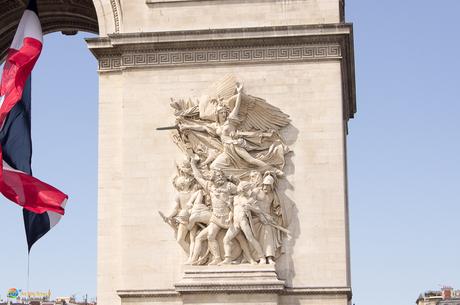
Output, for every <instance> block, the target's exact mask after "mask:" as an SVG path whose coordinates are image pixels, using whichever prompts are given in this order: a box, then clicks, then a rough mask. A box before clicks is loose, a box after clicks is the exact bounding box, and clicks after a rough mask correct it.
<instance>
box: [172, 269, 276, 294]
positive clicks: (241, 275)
mask: <svg viewBox="0 0 460 305" xmlns="http://www.w3.org/2000/svg"><path fill="white" fill-rule="evenodd" d="M175 288H176V291H178V292H180V293H202V292H208V293H219V292H223V293H232V292H236V293H241V292H264V293H270V292H271V293H277V292H279V291H281V290H283V289H284V281H281V280H279V279H278V277H277V275H276V270H275V267H274V266H273V265H263V266H258V265H255V266H254V265H225V266H186V267H185V268H184V276H183V278H182V280H180V281H179V282H178V283H176V284H175Z"/></svg>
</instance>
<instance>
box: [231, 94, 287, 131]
mask: <svg viewBox="0 0 460 305" xmlns="http://www.w3.org/2000/svg"><path fill="white" fill-rule="evenodd" d="M239 118H240V120H241V121H242V122H241V124H240V125H239V127H238V129H239V130H242V131H251V130H261V131H270V130H276V131H278V130H280V129H281V128H283V127H284V126H286V125H288V124H289V123H290V121H291V120H290V119H289V115H287V114H285V113H284V112H282V111H281V110H280V109H279V108H278V107H275V106H273V105H270V104H269V103H267V102H266V101H265V100H264V99H261V98H259V97H255V96H251V95H246V94H243V96H242V101H241V108H240V113H239Z"/></svg>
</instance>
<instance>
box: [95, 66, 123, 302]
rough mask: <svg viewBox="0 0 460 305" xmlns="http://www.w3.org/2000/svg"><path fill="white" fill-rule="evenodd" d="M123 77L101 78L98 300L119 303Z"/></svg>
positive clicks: (109, 76)
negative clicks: (117, 292) (117, 290)
mask: <svg viewBox="0 0 460 305" xmlns="http://www.w3.org/2000/svg"><path fill="white" fill-rule="evenodd" d="M122 80H123V77H122V75H121V73H113V74H110V75H109V74H107V75H104V76H103V77H100V78H99V87H100V89H99V156H98V158H99V169H98V173H99V174H98V175H99V177H98V180H99V191H98V247H97V261H98V264H97V268H98V269H97V285H98V299H99V300H101V302H102V303H105V304H117V303H119V302H120V301H119V298H118V296H117V294H116V289H117V288H118V287H119V286H121V277H120V271H121V264H120V246H121V243H122V239H121V233H122V227H121V225H120V224H121V220H122V216H121V206H122V192H123V187H122V186H123V180H122V175H123V171H122V167H123V155H122V147H123V140H122V133H123V130H122V128H123V121H122V118H123V115H122V113H123V106H122V103H123V95H122V92H123V82H122Z"/></svg>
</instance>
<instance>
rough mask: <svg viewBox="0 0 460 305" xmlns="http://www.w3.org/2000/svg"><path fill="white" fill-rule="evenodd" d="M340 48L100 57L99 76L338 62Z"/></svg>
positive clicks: (283, 47) (280, 47)
mask: <svg viewBox="0 0 460 305" xmlns="http://www.w3.org/2000/svg"><path fill="white" fill-rule="evenodd" d="M340 57H341V48H340V45H338V44H337V45H278V46H276V45H275V46H267V47H250V46H246V47H236V48H227V49H219V48H216V49H214V48H209V49H195V50H154V49H151V50H143V51H142V52H136V51H133V52H129V53H123V54H122V55H121V57H120V56H113V55H109V56H103V57H101V58H100V60H99V69H100V71H101V72H103V71H110V70H116V69H120V68H133V67H153V66H155V67H160V66H176V65H193V64H234V63H260V62H274V61H301V60H318V59H340Z"/></svg>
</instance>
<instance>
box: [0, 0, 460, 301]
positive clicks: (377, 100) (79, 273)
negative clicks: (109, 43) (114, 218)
mask: <svg viewBox="0 0 460 305" xmlns="http://www.w3.org/2000/svg"><path fill="white" fill-rule="evenodd" d="M346 5H347V20H348V21H350V22H353V23H354V27H355V60H356V83H357V103H358V113H357V114H356V117H355V119H353V120H351V121H350V123H349V131H350V133H349V136H348V169H349V173H348V177H349V201H350V203H349V205H350V229H351V260H352V261H351V263H352V265H351V271H352V286H353V293H354V298H353V301H354V303H355V304H356V305H388V304H390V303H391V304H392V305H406V304H414V302H415V300H416V298H417V296H418V294H419V293H420V292H423V291H425V290H428V289H438V288H439V287H440V286H439V285H452V286H454V287H456V288H460V254H459V253H460V246H459V245H460V240H459V227H460V225H459V219H460V84H459V82H460V77H459V73H460V59H459V57H458V54H457V53H458V52H457V50H458V49H459V47H460V39H459V35H460V23H459V22H458V21H459V13H460V2H459V1H458V0H443V1H427V0H425V1H420V0H417V1H416V0H405V1H401V0H386V1H382V0H379V1H377V0H347V1H346ZM88 36H89V34H82V35H81V34H79V35H77V36H72V37H67V36H63V35H61V34H51V35H47V36H46V37H45V49H44V51H43V53H42V56H41V58H40V60H39V62H38V64H37V67H36V68H35V71H34V75H33V98H32V105H33V106H32V107H33V113H32V120H33V125H32V128H33V130H32V132H33V140H34V157H33V169H34V174H35V176H37V177H38V178H41V179H42V180H44V181H46V182H48V183H50V184H52V185H54V186H56V187H58V188H60V189H61V190H63V191H64V192H67V193H68V194H69V196H70V198H71V199H70V201H69V204H68V208H67V215H66V216H65V217H64V218H63V220H62V221H61V223H60V224H59V225H58V226H56V227H55V228H54V229H53V230H52V231H50V233H48V234H47V235H46V236H45V237H44V238H42V239H41V240H40V241H39V242H37V244H36V245H35V246H34V248H33V249H32V254H31V269H30V289H31V290H32V291H36V290H48V289H51V290H52V292H53V296H58V295H70V294H77V296H79V297H80V298H81V297H82V295H83V294H84V293H88V294H89V296H95V294H96V220H97V110H98V108H97V107H98V105H97V96H98V92H97V90H98V89H97V86H98V82H97V73H96V69H97V64H96V61H95V59H94V58H93V56H92V55H91V54H90V53H89V51H88V50H87V48H86V44H85V42H84V40H83V39H82V38H83V37H88ZM0 242H1V246H0V270H1V271H0V296H1V297H5V293H6V289H7V288H10V287H16V288H23V289H25V288H26V279H27V254H26V253H27V250H26V249H27V248H26V242H25V237H24V228H23V221H22V214H21V210H20V208H18V207H17V206H15V205H14V204H12V203H9V202H7V201H6V200H3V199H1V200H0Z"/></svg>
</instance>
